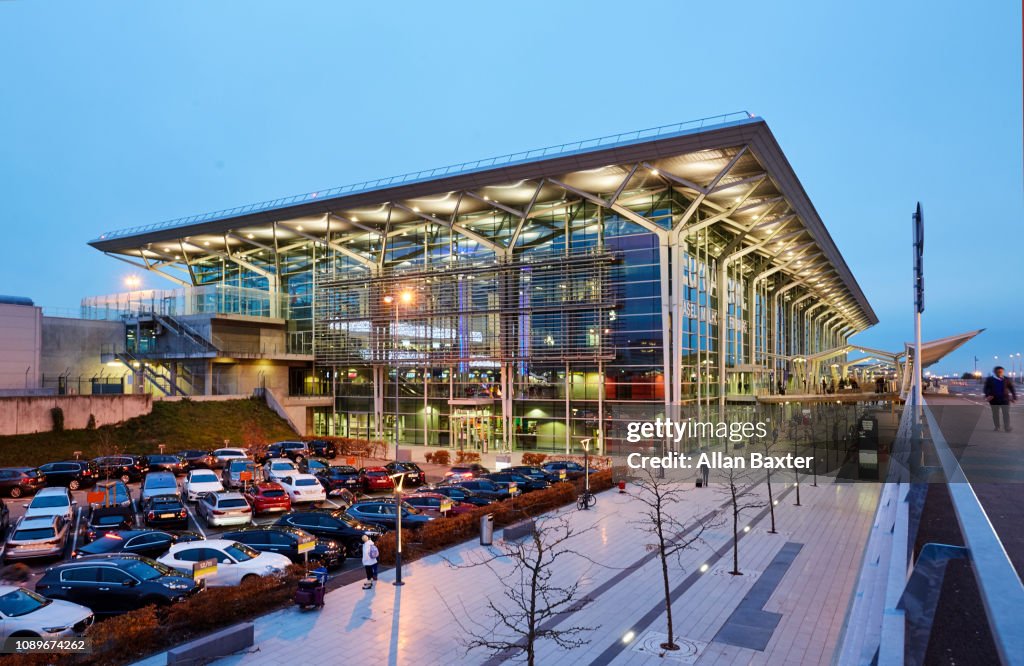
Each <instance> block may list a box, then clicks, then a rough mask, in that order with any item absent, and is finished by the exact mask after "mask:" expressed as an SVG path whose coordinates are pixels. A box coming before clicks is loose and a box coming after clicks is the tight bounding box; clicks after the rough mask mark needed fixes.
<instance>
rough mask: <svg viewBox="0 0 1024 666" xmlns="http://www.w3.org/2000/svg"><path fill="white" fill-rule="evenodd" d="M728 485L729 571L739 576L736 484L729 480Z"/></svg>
mask: <svg viewBox="0 0 1024 666" xmlns="http://www.w3.org/2000/svg"><path fill="white" fill-rule="evenodd" d="M729 485H730V490H731V491H732V571H730V572H729V573H731V574H732V575H733V576H741V575H743V574H741V573H740V528H739V522H740V511H739V504H738V503H737V499H736V484H735V482H733V481H732V480H730V481H729Z"/></svg>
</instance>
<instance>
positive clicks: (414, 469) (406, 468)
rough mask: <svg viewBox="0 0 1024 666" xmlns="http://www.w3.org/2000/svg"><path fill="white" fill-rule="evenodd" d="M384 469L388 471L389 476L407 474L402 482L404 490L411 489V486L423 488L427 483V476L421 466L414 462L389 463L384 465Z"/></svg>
mask: <svg viewBox="0 0 1024 666" xmlns="http://www.w3.org/2000/svg"><path fill="white" fill-rule="evenodd" d="M384 469H386V470H387V471H388V474H403V473H404V474H405V480H404V481H403V482H402V487H403V488H409V487H411V486H422V485H423V484H424V483H426V482H427V475H426V474H424V473H423V470H422V469H420V466H419V465H417V464H416V463H414V462H398V461H394V462H389V463H388V464H387V465H384Z"/></svg>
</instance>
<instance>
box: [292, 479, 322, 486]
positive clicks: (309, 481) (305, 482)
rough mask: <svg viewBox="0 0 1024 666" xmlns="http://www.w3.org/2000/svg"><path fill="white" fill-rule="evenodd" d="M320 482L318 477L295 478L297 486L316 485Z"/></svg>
mask: <svg viewBox="0 0 1024 666" xmlns="http://www.w3.org/2000/svg"><path fill="white" fill-rule="evenodd" d="M319 484H320V482H319V481H317V480H316V479H295V485H297V486H316V485H319Z"/></svg>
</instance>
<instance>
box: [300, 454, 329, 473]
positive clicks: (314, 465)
mask: <svg viewBox="0 0 1024 666" xmlns="http://www.w3.org/2000/svg"><path fill="white" fill-rule="evenodd" d="M298 465H299V471H300V472H302V473H303V474H312V475H313V476H316V475H317V474H323V473H324V472H325V471H327V468H328V467H330V466H331V463H330V461H329V460H320V459H319V458H306V459H305V460H303V461H302V462H300V463H298Z"/></svg>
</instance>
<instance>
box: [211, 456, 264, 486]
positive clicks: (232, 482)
mask: <svg viewBox="0 0 1024 666" xmlns="http://www.w3.org/2000/svg"><path fill="white" fill-rule="evenodd" d="M242 472H249V479H248V480H247V481H242ZM261 476H262V474H261V470H260V468H259V467H257V466H256V463H255V462H253V461H252V460H249V459H248V458H245V459H238V460H231V461H228V464H227V466H226V467H224V471H222V472H221V473H220V478H221V484H223V486H224V487H225V488H229V489H231V490H234V489H237V488H241V487H242V486H243V485H252V484H253V483H256V482H258V481H259V480H260V477H261Z"/></svg>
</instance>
